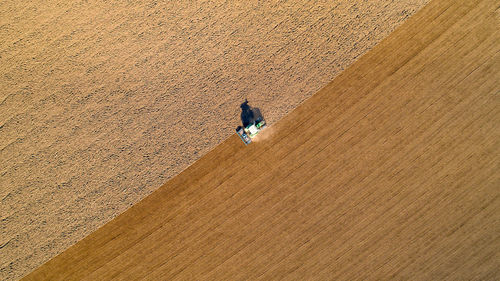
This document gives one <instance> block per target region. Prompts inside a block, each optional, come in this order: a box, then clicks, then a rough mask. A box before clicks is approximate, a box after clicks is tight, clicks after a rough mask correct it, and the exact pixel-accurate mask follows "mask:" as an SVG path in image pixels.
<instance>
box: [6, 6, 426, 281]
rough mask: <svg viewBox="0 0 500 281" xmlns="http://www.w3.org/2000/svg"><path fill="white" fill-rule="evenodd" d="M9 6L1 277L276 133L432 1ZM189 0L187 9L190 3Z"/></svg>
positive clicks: (30, 266)
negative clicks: (247, 122) (252, 125)
mask: <svg viewBox="0 0 500 281" xmlns="http://www.w3.org/2000/svg"><path fill="white" fill-rule="evenodd" d="M178 2H179V1H172V3H160V2H156V1H138V2H137V1H136V2H130V1H126V2H123V1H108V2H106V3H101V2H96V1H49V2H47V1H36V0H35V1H28V2H26V1H14V0H7V1H1V2H0V14H1V15H2V16H1V17H0V38H1V40H0V187H1V189H0V200H1V204H0V216H1V220H0V237H1V238H0V239H1V240H0V279H2V280H5V279H7V280H12V279H16V278H18V277H20V276H22V275H24V274H26V273H28V272H30V271H31V270H32V269H34V268H35V267H37V266H39V265H40V264H42V263H43V262H45V261H47V260H48V259H49V258H51V257H53V256H55V255H56V254H58V253H60V252H62V251H63V250H64V249H66V248H67V247H69V246H70V245H72V244H74V243H75V242H77V241H79V240H80V239H82V238H83V237H85V236H86V235H88V234H89V233H91V232H92V231H94V230H96V229H97V228H98V227H99V226H102V225H103V224H104V223H106V222H108V221H110V220H111V219H112V218H114V217H115V216H116V215H118V214H120V213H122V212H123V211H125V210H126V209H127V208H129V207H130V206H131V205H132V204H134V203H136V202H138V201H139V200H140V199H142V198H144V197H145V196H146V195H148V194H150V193H151V192H152V191H154V190H155V189H157V188H158V187H159V186H160V185H161V184H163V183H165V182H166V181H167V180H168V179H170V178H172V177H173V176H175V175H176V174H178V173H179V172H180V171H182V170H184V169H185V168H186V167H187V166H189V165H190V164H192V163H193V162H194V161H196V160H197V159H199V158H200V157H201V155H204V154H205V153H207V152H208V151H209V150H211V149H212V148H213V147H215V145H217V144H219V143H220V142H222V141H223V140H225V139H226V138H227V137H229V136H230V135H231V134H233V129H234V127H235V126H236V125H237V124H238V122H239V120H238V114H239V113H238V111H239V107H238V105H239V103H240V102H242V100H243V99H244V97H248V98H249V100H250V101H251V102H252V104H253V105H255V106H258V107H260V108H261V109H262V111H263V113H264V114H265V116H266V117H267V120H268V121H269V123H271V124H273V123H275V122H276V121H277V120H279V119H280V118H281V117H283V116H284V115H285V114H287V113H288V112H290V111H291V110H292V109H293V108H295V107H296V106H297V105H298V104H300V103H301V102H302V101H304V100H305V99H307V98H308V97H310V96H311V95H312V94H313V93H315V92H316V91H317V90H319V89H320V88H321V87H322V86H324V85H325V84H326V83H327V82H329V81H330V80H331V79H332V78H333V77H335V76H336V75H337V74H338V73H339V72H340V71H342V70H343V69H345V68H346V67H347V66H348V65H350V64H351V63H352V62H353V61H355V60H356V59H357V58H358V57H359V56H360V55H362V54H364V53H365V52H366V51H368V50H369V49H370V48H372V47H373V46H374V45H375V44H376V43H377V42H379V41H380V40H381V39H382V38H384V37H385V36H386V35H388V34H389V33H390V32H391V31H392V30H394V28H395V27H396V26H398V25H399V24H400V23H402V22H403V21H404V20H405V19H407V18H408V17H409V16H410V15H412V14H413V13H414V12H415V11H417V10H418V9H419V8H421V7H422V6H423V5H424V4H426V3H427V2H428V0H405V1H392V0H377V1H361V0H360V1H348V0H341V1H334V2H333V3H332V2H331V1H280V3H279V4H278V3H275V2H273V3H268V2H267V1H264V3H262V2H257V1H244V3H245V4H244V5H243V4H241V3H243V2H241V3H239V4H237V3H236V4H235V3H232V2H231V1H229V2H223V1H220V2H215V3H214V2H205V1H200V2H197V3H196V4H189V5H188V4H180V3H178ZM181 2H182V1H181Z"/></svg>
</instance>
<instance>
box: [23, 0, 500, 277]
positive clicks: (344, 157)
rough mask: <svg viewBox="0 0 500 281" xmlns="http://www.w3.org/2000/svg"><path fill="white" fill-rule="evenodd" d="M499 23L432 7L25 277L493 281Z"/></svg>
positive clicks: (482, 7)
mask: <svg viewBox="0 0 500 281" xmlns="http://www.w3.org/2000/svg"><path fill="white" fill-rule="evenodd" d="M499 23H500V9H499V6H498V1H495V0H464V1H455V0H435V1H432V2H431V3H429V4H428V5H427V6H425V7H424V8H423V9H422V10H420V11H419V12H418V13H417V14H416V15H414V16H413V17H411V18H410V19H409V20H408V21H406V22H405V23H404V24H403V25H402V26H401V27H400V28H398V29H397V30H396V31H395V32H393V33H392V34H391V35H389V36H388V37H387V38H386V39H385V40H383V41H382V42H381V43H380V44H378V45H377V46H376V47H374V48H373V49H372V50H371V51H369V52H368V53H367V54H366V55H364V56H363V57H361V58H360V59H359V60H357V61H356V62H355V63H353V64H352V65H351V66H350V67H349V68H348V69H347V70H345V71H344V72H342V73H341V74H340V75H338V76H337V77H336V78H335V79H334V80H333V81H332V82H331V83H329V84H328V85H327V86H326V87H324V88H323V89H322V90H320V91H319V92H317V93H316V94H315V95H313V96H312V97H311V98H309V99H307V100H306V101H305V102H304V103H302V104H301V105H299V106H298V107H297V108H296V109H295V110H293V111H292V112H291V113H290V114H288V115H286V116H285V117H283V118H282V119H281V120H280V121H279V122H276V123H274V124H273V125H272V126H271V127H270V128H269V129H271V130H268V131H267V132H266V131H264V132H266V134H267V135H265V136H264V138H263V139H260V140H259V141H257V142H255V143H252V144H251V145H249V146H244V144H243V143H242V142H241V140H240V139H239V138H238V136H236V135H233V136H231V137H229V138H228V139H227V140H225V141H224V142H223V143H221V144H220V145H218V146H217V147H216V148H215V149H213V150H211V151H210V152H208V153H207V154H206V155H205V156H204V157H202V158H201V159H200V160H199V161H196V162H195V163H194V164H193V165H191V166H190V167H188V168H187V169H186V170H184V171H183V172H182V173H180V174H179V175H178V176H176V177H174V178H172V179H171V180H170V181H168V182H167V183H166V184H165V185H163V186H162V187H160V188H159V189H158V190H156V191H155V192H153V193H152V194H151V195H149V196H147V197H146V198H145V199H143V200H142V201H140V202H139V203H137V204H135V205H134V206H133V207H132V208H130V209H128V210H127V211H126V212H124V213H122V214H121V215H119V216H117V217H116V218H115V219H113V220H112V221H110V222H109V223H107V224H106V225H104V226H103V227H101V228H99V229H98V230H97V231H95V232H93V233H92V234H90V235H89V236H87V237H86V238H84V239H83V240H81V241H80V242H78V243H77V244H75V245H74V246H72V247H70V248H69V249H68V250H66V251H64V252H63V253H62V254H61V255H58V256H56V257H55V258H53V259H51V260H50V261H49V262H47V263H45V264H44V265H42V266H41V267H40V268H38V269H37V270H35V271H34V272H32V273H31V274H29V275H28V276H27V277H26V278H25V279H24V280H26V281H28V280H349V281H350V280H453V281H455V280H498V279H499V276H500V193H499V187H500V127H499V126H498V124H500V83H499V82H500V44H498V42H500V29H498V26H499Z"/></svg>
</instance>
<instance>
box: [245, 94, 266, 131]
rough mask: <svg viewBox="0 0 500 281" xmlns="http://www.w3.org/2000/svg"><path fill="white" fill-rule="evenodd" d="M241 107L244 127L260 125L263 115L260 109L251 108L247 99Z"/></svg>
mask: <svg viewBox="0 0 500 281" xmlns="http://www.w3.org/2000/svg"><path fill="white" fill-rule="evenodd" d="M240 107H241V122H242V123H243V127H245V128H246V127H247V126H248V125H250V124H254V123H258V122H260V120H262V119H263V118H262V114H261V113H260V109H258V108H256V107H251V106H250V105H248V101H247V100H246V99H245V102H244V103H242V104H241V105H240Z"/></svg>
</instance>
